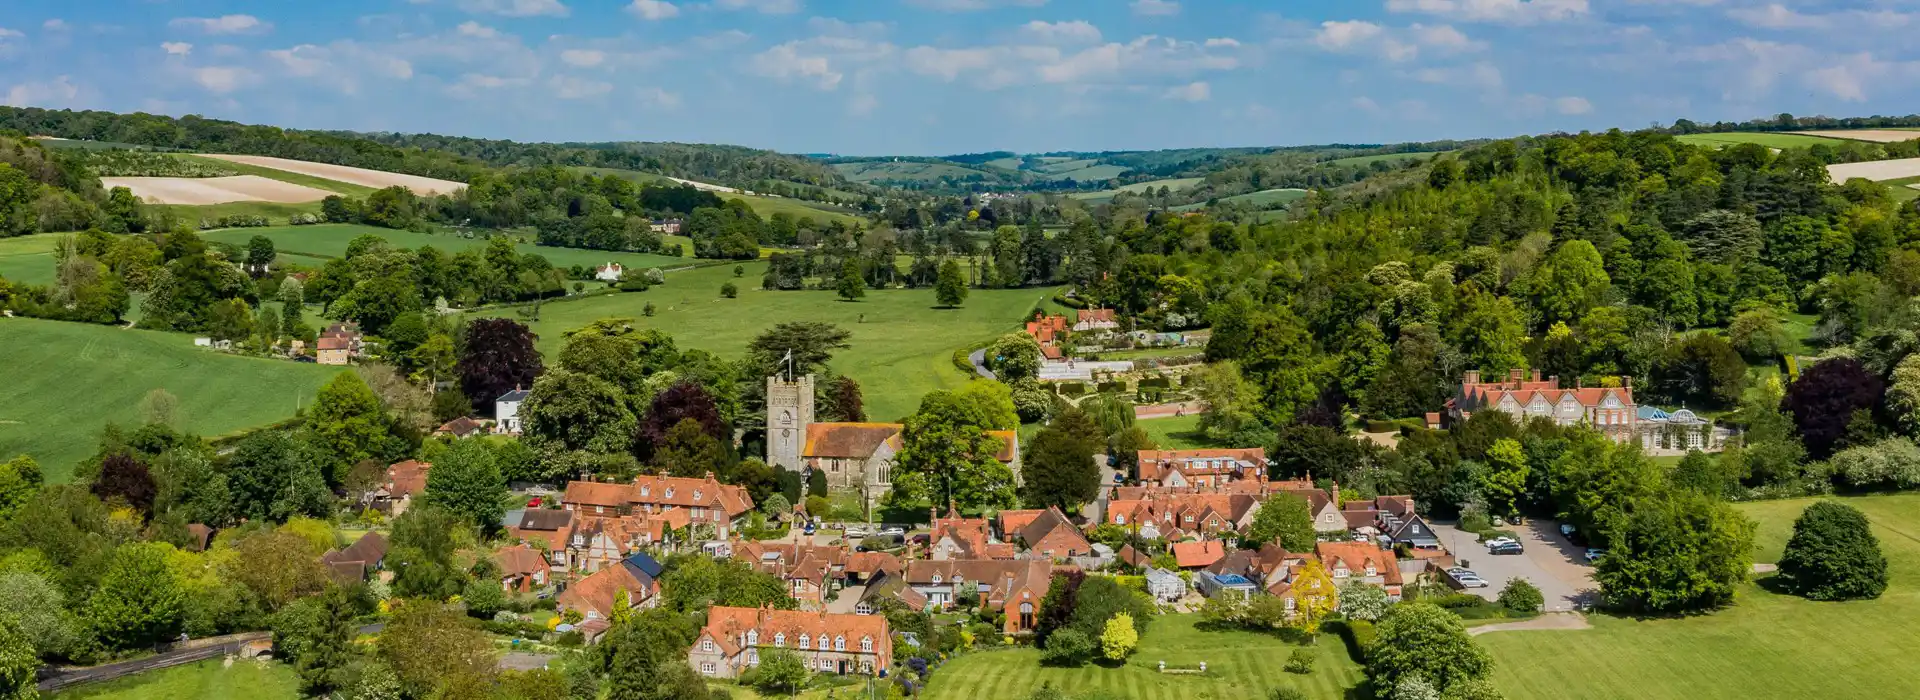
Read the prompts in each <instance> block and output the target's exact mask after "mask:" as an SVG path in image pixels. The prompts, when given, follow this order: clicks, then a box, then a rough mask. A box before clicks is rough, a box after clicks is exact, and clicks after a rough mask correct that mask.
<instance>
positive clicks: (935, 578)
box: [933, 574, 940, 586]
mask: <svg viewBox="0 0 1920 700" xmlns="http://www.w3.org/2000/svg"><path fill="white" fill-rule="evenodd" d="M933 585H935V586H938V585H940V575H939V574H934V575H933Z"/></svg>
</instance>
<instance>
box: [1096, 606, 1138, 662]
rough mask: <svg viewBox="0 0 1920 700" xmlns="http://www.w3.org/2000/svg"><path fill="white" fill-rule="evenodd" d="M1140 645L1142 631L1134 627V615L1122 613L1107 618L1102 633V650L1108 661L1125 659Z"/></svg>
mask: <svg viewBox="0 0 1920 700" xmlns="http://www.w3.org/2000/svg"><path fill="white" fill-rule="evenodd" d="M1138 646H1140V632H1139V630H1136V629H1134V628H1133V616H1132V615H1128V614H1126V613H1120V614H1118V615H1115V616H1113V617H1111V618H1109V619H1108V620H1107V627H1106V629H1105V630H1104V631H1102V632H1101V633H1100V651H1101V654H1102V655H1104V656H1106V657H1107V660H1108V661H1125V660H1126V659H1127V657H1129V656H1132V655H1133V650H1134V648H1135V647H1138Z"/></svg>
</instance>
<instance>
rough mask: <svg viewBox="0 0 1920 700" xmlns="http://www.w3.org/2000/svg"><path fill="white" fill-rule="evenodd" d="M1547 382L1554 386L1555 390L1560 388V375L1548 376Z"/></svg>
mask: <svg viewBox="0 0 1920 700" xmlns="http://www.w3.org/2000/svg"><path fill="white" fill-rule="evenodd" d="M1547 382H1549V383H1551V384H1553V388H1555V389H1558V388H1560V375H1558V374H1555V375H1551V376H1548V377H1547Z"/></svg>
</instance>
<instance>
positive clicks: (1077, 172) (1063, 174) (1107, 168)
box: [1046, 161, 1131, 182]
mask: <svg viewBox="0 0 1920 700" xmlns="http://www.w3.org/2000/svg"><path fill="white" fill-rule="evenodd" d="M1089 162H1090V161H1089ZM1130 169H1131V168H1128V167H1126V166H1124V165H1092V164H1089V165H1087V166H1086V167H1083V168H1074V169H1072V170H1052V171H1049V172H1047V173H1046V174H1047V177H1048V179H1052V180H1069V179H1070V180H1073V181H1075V182H1100V181H1102V180H1112V179H1114V178H1116V177H1120V176H1121V175H1125V174H1127V171H1128V170H1130Z"/></svg>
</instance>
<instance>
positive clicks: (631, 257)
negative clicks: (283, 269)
mask: <svg viewBox="0 0 1920 700" xmlns="http://www.w3.org/2000/svg"><path fill="white" fill-rule="evenodd" d="M367 234H373V235H375V236H379V237H381V238H385V239H387V241H388V242H390V243H392V244H393V245H395V246H398V247H401V248H419V247H420V246H426V245H430V246H433V247H435V248H439V249H440V250H442V251H445V252H448V253H457V252H459V251H462V250H466V249H468V248H485V247H486V245H487V241H486V239H483V238H463V237H461V236H459V235H456V234H451V233H444V234H436V233H415V232H413V231H401V230H396V229H390V228H379V227H375V226H360V225H357V224H318V225H314V226H269V227H266V228H234V229H225V230H220V231H208V232H206V233H204V234H201V235H203V236H205V237H206V239H207V240H209V241H224V242H227V243H232V244H234V245H237V246H241V247H243V248H244V247H246V245H247V241H249V240H252V239H253V237H254V236H266V237H267V238H268V239H270V240H272V241H273V246H274V248H275V249H276V250H278V251H279V252H280V254H281V255H293V254H297V255H301V256H303V257H306V258H309V259H307V260H300V261H299V262H301V263H303V264H314V262H315V260H314V259H317V258H332V257H339V256H342V255H345V254H346V252H347V244H348V243H351V242H353V239H355V238H359V237H360V236H363V235H367ZM517 247H518V248H519V250H520V252H522V253H536V254H539V255H541V256H544V257H546V259H547V262H551V263H553V265H554V266H555V267H572V266H574V265H583V266H589V267H593V266H599V265H604V264H606V263H607V262H608V261H612V262H617V263H620V264H621V265H623V266H625V267H642V268H645V267H679V266H682V265H691V264H693V263H694V260H693V259H691V258H678V257H669V256H665V255H650V254H646V253H616V252H612V251H604V250H586V249H584V248H553V247H548V246H538V245H529V244H525V243H522V244H520V245H518V246H517Z"/></svg>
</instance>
